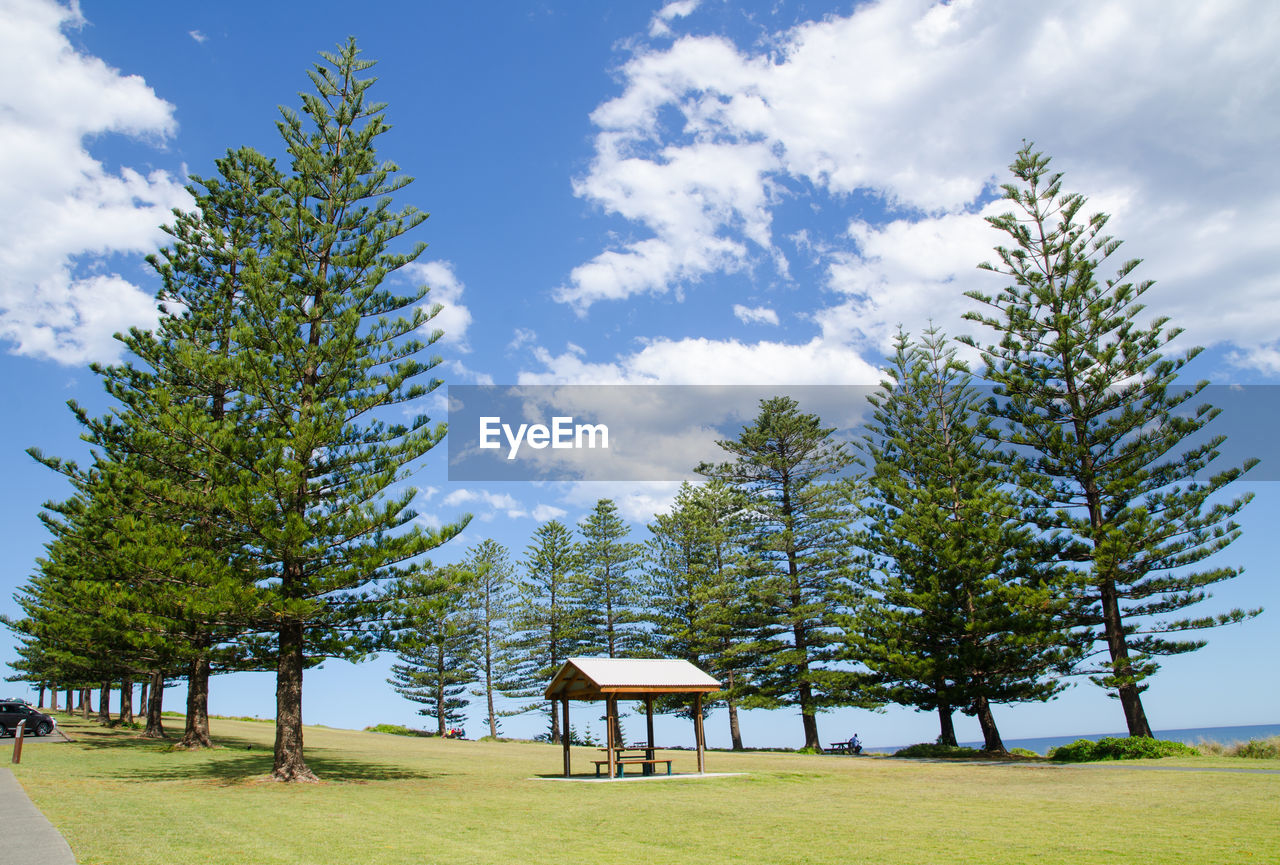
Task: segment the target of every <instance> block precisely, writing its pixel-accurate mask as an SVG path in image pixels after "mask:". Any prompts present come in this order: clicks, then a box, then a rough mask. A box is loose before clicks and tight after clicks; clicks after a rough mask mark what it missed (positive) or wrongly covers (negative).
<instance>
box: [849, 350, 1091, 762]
mask: <svg viewBox="0 0 1280 865" xmlns="http://www.w3.org/2000/svg"><path fill="white" fill-rule="evenodd" d="M886 372H887V378H886V380H885V381H884V382H882V383H881V385H880V390H879V392H878V393H877V394H876V395H874V396H873V397H872V398H871V400H870V402H871V405H872V407H873V415H872V418H871V419H870V421H869V422H868V423H867V424H866V430H867V431H866V433H865V435H864V436H863V438H862V441H861V443H860V448H861V451H862V453H863V457H862V461H863V462H864V464H865V467H866V469H867V471H866V472H865V474H864V476H863V477H862V479H861V483H860V484H858V485H857V486H856V487H855V489H856V490H857V491H858V493H859V495H858V496H857V499H856V501H857V508H858V510H859V511H861V513H862V515H863V519H862V521H861V528H860V529H859V531H858V533H857V536H856V538H857V545H858V546H859V548H861V549H862V550H863V551H864V553H865V554H864V555H863V556H861V557H860V561H859V568H858V584H859V587H860V589H861V595H862V603H860V604H859V605H857V606H856V608H855V610H854V612H853V614H852V615H851V616H850V618H849V624H848V626H847V628H846V633H847V635H848V642H849V648H850V654H851V658H852V659H854V660H856V661H858V662H861V663H863V664H865V665H866V666H867V667H868V668H870V669H871V671H872V673H873V674H874V676H875V682H876V687H877V690H879V691H880V692H881V695H882V696H883V697H884V698H885V699H887V700H889V701H892V702H895V703H901V704H905V705H911V706H915V707H917V708H921V709H933V710H936V711H937V712H938V716H939V722H940V727H941V735H940V737H939V742H941V743H942V744H949V745H955V744H956V741H955V731H954V728H953V726H952V723H951V712H952V710H953V709H960V710H962V711H964V712H965V713H966V714H969V715H973V716H975V717H976V718H977V719H978V722H979V725H980V726H981V728H982V733H983V740H984V748H985V750H987V751H995V752H1002V751H1003V750H1004V744H1003V742H1002V741H1001V739H1000V734H999V731H998V728H997V725H996V722H995V718H994V715H993V713H992V711H991V706H992V704H997V703H1011V702H1025V701H1043V700H1047V699H1050V698H1052V697H1053V696H1054V695H1055V694H1057V693H1058V692H1059V691H1061V690H1062V689H1063V688H1064V687H1065V685H1064V684H1063V683H1062V682H1061V680H1060V678H1057V677H1060V676H1063V675H1066V674H1068V673H1069V672H1070V671H1071V669H1072V666H1073V664H1074V662H1075V661H1076V660H1077V659H1078V658H1079V657H1080V655H1081V652H1082V650H1083V645H1082V639H1081V637H1080V636H1079V635H1078V634H1077V633H1075V632H1074V631H1073V629H1072V622H1071V620H1070V619H1069V618H1068V617H1067V615H1066V613H1067V612H1068V610H1069V606H1068V602H1067V599H1066V598H1065V597H1064V594H1065V588H1066V587H1065V586H1063V585H1061V581H1062V578H1063V577H1064V576H1065V574H1064V572H1063V570H1062V569H1061V568H1060V567H1057V566H1055V565H1054V564H1053V563H1052V561H1048V560H1049V559H1051V556H1048V555H1046V552H1047V551H1048V550H1049V549H1050V548H1049V546H1048V545H1047V544H1042V543H1038V542H1037V541H1036V538H1035V536H1034V533H1033V531H1032V530H1031V529H1030V528H1029V527H1028V526H1027V525H1026V524H1025V522H1024V520H1023V517H1022V513H1021V511H1020V509H1019V508H1018V507H1017V502H1016V500H1015V498H1014V497H1013V495H1012V494H1011V492H1010V491H1009V490H1008V489H1007V488H1005V486H1004V485H1003V484H1002V482H1001V475H1000V471H999V469H1000V464H999V463H998V462H997V461H996V460H995V459H993V454H992V450H993V448H994V447H995V445H994V443H993V442H992V440H991V438H990V436H988V435H986V434H985V432H984V430H985V428H986V426H987V420H986V418H984V417H983V416H982V415H981V413H980V408H981V404H982V402H983V400H982V398H981V396H980V395H979V392H978V391H977V389H976V388H975V387H973V385H972V382H971V376H970V374H969V371H968V368H967V367H966V366H965V365H964V364H963V363H962V362H961V361H959V360H958V359H957V358H956V356H955V351H954V350H953V349H950V348H948V347H947V345H946V338H945V336H943V335H942V334H941V333H939V332H938V331H937V330H935V329H932V328H931V329H929V330H927V331H926V332H925V334H924V335H923V337H922V338H921V340H920V342H918V343H916V342H912V340H911V339H910V337H908V336H907V335H906V334H905V333H903V332H899V334H898V338H897V341H896V345H895V352H894V355H893V357H892V359H891V362H890V363H889V365H888V367H887V369H886Z"/></svg>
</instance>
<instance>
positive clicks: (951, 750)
mask: <svg viewBox="0 0 1280 865" xmlns="http://www.w3.org/2000/svg"><path fill="white" fill-rule="evenodd" d="M893 756H895V757H981V756H982V752H981V751H979V750H977V749H976V748H962V747H960V746H959V745H938V744H935V743H934V742H921V743H920V744H918V745H908V746H907V747H905V748H902V749H901V750H898V751H895V752H894V755H893Z"/></svg>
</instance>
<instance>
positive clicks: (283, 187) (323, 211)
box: [220, 40, 461, 781]
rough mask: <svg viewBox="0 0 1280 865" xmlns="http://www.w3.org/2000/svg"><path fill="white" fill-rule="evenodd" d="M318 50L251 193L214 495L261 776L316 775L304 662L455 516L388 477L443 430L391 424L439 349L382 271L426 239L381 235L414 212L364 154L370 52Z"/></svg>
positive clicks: (427, 314)
mask: <svg viewBox="0 0 1280 865" xmlns="http://www.w3.org/2000/svg"><path fill="white" fill-rule="evenodd" d="M321 56H322V58H323V61H322V62H321V63H318V64H316V65H315V67H314V69H313V70H312V71H311V72H310V73H309V75H310V78H311V82H312V84H313V85H314V88H315V92H314V93H305V94H302V113H301V115H299V114H296V113H294V112H292V111H288V110H284V109H282V113H283V120H282V122H280V124H279V129H280V133H281V135H282V137H283V139H284V145H285V149H286V151H287V153H288V158H289V170H288V171H287V172H285V173H283V175H282V176H281V178H280V181H279V187H278V188H277V189H274V190H264V191H262V192H261V193H260V194H259V197H258V201H257V204H256V206H258V207H262V208H266V209H267V211H268V212H269V213H270V215H271V224H270V229H269V242H268V243H266V244H265V249H264V251H263V253H262V254H260V255H259V256H258V257H257V259H256V260H255V262H254V266H253V267H252V268H251V269H250V271H249V273H248V275H247V277H246V289H245V299H244V304H243V309H244V314H243V317H242V319H241V320H240V322H239V323H238V325H237V332H236V336H237V338H238V339H237V342H238V343H239V345H240V350H239V353H238V355H237V357H236V358H235V362H234V364H233V367H232V370H231V374H232V376H233V377H234V381H235V385H236V387H235V391H236V393H237V399H238V400H239V401H240V402H239V404H238V405H237V407H236V410H237V412H238V413H240V414H241V415H242V416H245V417H250V418H252V428H251V435H250V436H249V438H248V441H249V442H251V445H252V446H251V448H250V449H249V450H247V451H245V452H243V453H241V454H240V456H239V464H238V465H237V473H236V478H237V480H236V483H234V484H233V485H230V486H229V487H227V488H225V489H223V490H222V491H221V492H220V499H221V504H222V505H223V509H224V511H225V512H226V513H227V514H229V515H230V516H231V518H232V522H233V524H234V525H238V526H242V527H247V528H248V531H249V539H248V542H247V547H248V549H249V550H251V552H252V554H253V558H254V559H255V562H256V565H257V569H258V572H259V573H258V577H259V579H258V581H257V582H256V583H255V585H256V591H257V595H258V602H259V608H260V610H261V612H262V615H261V617H260V619H259V627H260V628H264V629H265V628H268V627H269V631H266V632H265V633H267V634H269V636H270V637H271V646H270V649H269V651H270V655H271V657H273V658H274V659H275V662H276V741H275V762H274V768H273V773H272V774H273V777H275V778H276V779H279V780H285V781H292V780H312V779H314V777H315V776H314V775H313V774H312V773H311V771H310V770H309V769H308V768H307V766H306V763H305V761H304V758H303V739H302V675H303V670H304V669H305V668H306V666H307V665H308V663H310V662H311V661H312V660H315V659H320V658H324V657H343V658H351V659H358V658H361V657H363V656H365V655H367V654H368V653H370V652H372V651H374V650H376V649H378V648H381V647H383V646H385V645H386V644H387V641H388V639H389V637H390V634H389V625H388V624H387V623H385V622H383V621H382V618H381V613H382V612H383V610H382V607H381V605H380V604H379V603H378V598H377V593H376V592H374V591H371V590H370V586H371V584H373V583H374V582H375V581H377V580H380V579H384V578H390V577H396V576H400V575H406V574H410V575H411V574H412V573H414V572H415V571H416V570H417V569H418V568H419V567H420V564H419V562H420V561H421V559H420V557H421V556H422V555H423V554H424V553H426V552H427V551H429V550H431V549H432V548H434V547H436V546H438V545H439V544H440V543H442V542H444V541H446V540H448V539H449V538H450V537H452V536H453V535H454V534H456V533H457V532H458V531H459V530H460V529H461V525H449V526H445V527H443V528H442V529H440V530H436V531H430V530H427V529H426V528H424V527H423V526H422V525H421V524H418V523H415V521H414V517H415V514H414V512H413V510H412V509H411V507H410V504H411V502H412V500H413V498H414V495H415V492H414V490H412V489H408V488H404V487H402V486H400V484H401V483H402V482H403V481H404V480H405V479H406V478H407V476H408V475H409V474H410V473H411V472H412V471H413V470H414V469H415V468H416V467H417V465H418V463H419V460H420V459H421V458H422V457H423V456H424V455H425V454H426V453H427V452H428V451H429V450H430V449H431V448H432V447H433V446H435V444H436V443H437V442H439V441H440V439H441V438H442V437H443V436H444V432H445V428H444V425H443V424H439V425H435V426H433V425H431V423H430V420H429V419H428V418H427V417H426V416H422V415H419V416H417V417H415V418H413V419H412V420H411V421H410V422H409V423H408V424H404V423H402V422H400V421H399V418H400V417H402V416H403V414H402V410H401V409H400V408H398V407H399V406H403V405H404V404H408V403H414V402H416V401H418V400H419V399H420V398H421V397H423V396H425V395H426V394H427V393H429V392H430V391H431V390H432V389H434V388H435V387H436V386H437V385H438V384H439V382H438V381H435V380H428V381H426V382H421V376H423V375H424V374H425V373H428V372H429V371H430V370H431V368H432V367H434V366H435V365H436V363H438V358H431V359H429V360H425V361H423V360H420V359H418V357H419V354H420V353H421V352H422V351H423V349H425V348H426V344H424V342H423V341H422V340H420V339H418V338H416V337H415V332H416V331H419V330H420V329H421V328H422V327H423V326H424V325H425V324H426V323H427V322H428V321H429V319H430V318H431V316H432V315H433V314H434V310H433V309H431V308H424V306H423V305H421V301H422V300H423V299H424V297H425V295H426V289H425V288H421V289H419V290H416V291H412V292H409V293H407V294H402V293H397V292H395V291H392V290H390V289H388V288H387V287H386V286H385V285H384V284H383V283H384V282H385V280H386V279H387V277H388V276H389V275H390V274H392V273H394V272H395V271H396V270H398V269H399V268H402V267H403V266H405V265H406V264H408V263H410V262H411V261H413V260H414V259H415V258H417V257H418V256H419V255H420V254H421V253H422V251H423V250H424V248H425V245H424V244H421V243H418V244H415V245H413V246H411V247H410V248H409V250H408V251H407V252H403V253H400V252H394V251H392V245H393V244H394V243H396V242H397V241H399V240H400V239H401V238H402V237H403V236H404V235H405V234H406V233H407V232H409V231H410V230H412V229H413V228H415V227H417V226H418V225H420V224H421V223H422V221H423V220H425V219H426V214H424V213H421V212H419V211H418V210H417V209H415V208H413V207H411V206H409V207H404V208H402V209H400V210H393V209H392V203H391V200H392V199H391V197H392V195H393V194H395V193H396V192H398V191H400V190H402V189H403V188H404V187H405V186H406V185H407V184H408V183H409V182H410V179H409V178H407V177H403V176H400V175H398V174H397V167H396V166H395V164H394V163H390V162H381V161H379V160H378V158H377V155H376V152H375V143H376V141H377V139H378V138H379V136H381V135H383V134H384V133H385V132H386V131H387V130H388V129H389V126H388V125H387V122H386V120H385V118H384V115H383V111H384V108H385V106H384V105H383V104H380V103H375V102H372V101H370V100H369V98H368V95H369V88H370V87H371V86H372V85H373V83H374V80H373V79H372V78H367V77H362V76H363V75H364V74H365V73H367V71H368V70H369V68H370V67H371V66H372V65H373V63H372V62H371V61H367V60H362V59H361V58H360V56H359V50H358V49H357V47H356V45H355V41H354V40H350V41H348V42H347V43H346V44H345V45H343V46H342V48H341V50H340V51H339V52H338V53H336V54H331V53H323V54H322V55H321ZM436 309H438V307H437V308H436ZM439 335H440V334H439V332H438V331H437V332H435V333H432V334H430V335H429V336H428V337H427V341H428V342H431V341H434V340H435V339H436V338H438V337H439ZM388 409H393V410H392V411H387V410H388Z"/></svg>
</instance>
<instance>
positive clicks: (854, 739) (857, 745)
mask: <svg viewBox="0 0 1280 865" xmlns="http://www.w3.org/2000/svg"><path fill="white" fill-rule="evenodd" d="M849 752H850V753H853V754H861V753H862V743H861V742H860V741H858V734H857V733H854V734H853V735H852V736H850V737H849Z"/></svg>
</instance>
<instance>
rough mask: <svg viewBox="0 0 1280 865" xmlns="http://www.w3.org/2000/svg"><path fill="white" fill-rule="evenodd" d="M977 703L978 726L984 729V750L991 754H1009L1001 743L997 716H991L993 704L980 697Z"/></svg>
mask: <svg viewBox="0 0 1280 865" xmlns="http://www.w3.org/2000/svg"><path fill="white" fill-rule="evenodd" d="M976 702H977V713H976V714H977V716H978V726H980V727H982V742H983V745H982V750H984V751H986V752H988V753H991V754H1007V753H1008V751H1006V750H1005V748H1004V742H1002V741H1000V731H999V729H997V728H996V719H995V716H994V715H992V714H991V704H990V703H989V702H988V701H987V698H986V697H978V699H977V701H976Z"/></svg>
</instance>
